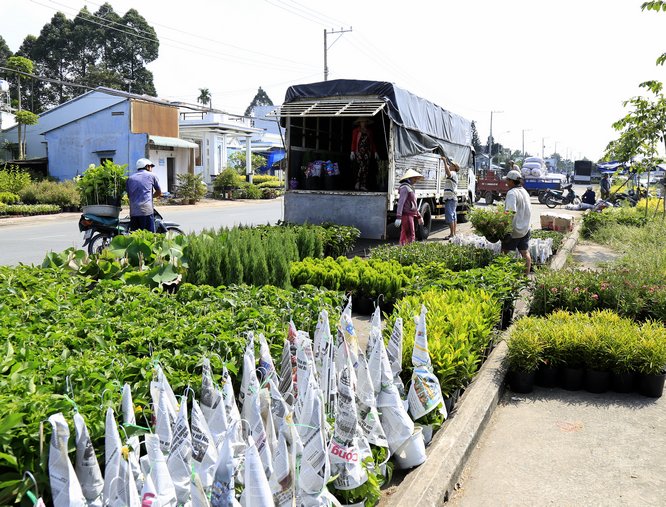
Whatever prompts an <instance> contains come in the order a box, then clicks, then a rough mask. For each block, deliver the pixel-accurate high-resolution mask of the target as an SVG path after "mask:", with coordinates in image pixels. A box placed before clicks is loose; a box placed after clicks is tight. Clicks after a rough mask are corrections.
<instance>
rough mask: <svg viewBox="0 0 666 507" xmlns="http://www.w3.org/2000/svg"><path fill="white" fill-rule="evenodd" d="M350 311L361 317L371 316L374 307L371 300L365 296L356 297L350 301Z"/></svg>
mask: <svg viewBox="0 0 666 507" xmlns="http://www.w3.org/2000/svg"><path fill="white" fill-rule="evenodd" d="M354 307H356V308H354ZM352 309H354V311H355V312H356V313H359V314H361V315H372V312H374V311H375V305H374V302H373V300H372V299H370V298H369V297H367V296H356V298H355V299H353V300H352Z"/></svg>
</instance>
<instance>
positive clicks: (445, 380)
mask: <svg viewBox="0 0 666 507" xmlns="http://www.w3.org/2000/svg"><path fill="white" fill-rule="evenodd" d="M421 304H424V305H425V306H426V308H427V309H428V313H427V315H426V327H427V329H426V332H427V334H428V349H429V352H430V358H431V361H432V365H433V370H434V373H435V375H437V378H438V379H439V383H440V386H441V387H442V393H443V394H444V395H445V396H446V395H450V394H451V393H453V391H455V390H456V389H458V388H461V387H464V386H466V385H467V384H468V383H469V382H470V381H471V380H472V378H473V377H474V374H475V373H476V372H477V370H478V368H479V366H480V365H481V361H482V359H483V352H484V350H485V348H486V346H487V345H488V343H489V342H490V339H491V333H492V330H493V328H494V326H495V325H496V324H497V323H498V322H499V315H500V305H499V304H498V303H497V301H496V300H495V299H494V298H493V297H492V296H491V295H490V294H488V293H487V292H485V291H483V290H447V291H444V292H442V291H439V290H430V291H427V292H424V293H421V294H417V295H413V296H409V297H406V298H403V299H401V300H400V301H398V302H397V303H396V305H395V310H394V311H393V313H392V314H391V316H390V317H389V319H388V321H387V325H386V328H385V336H386V338H387V339H388V337H389V336H390V334H391V332H392V330H393V326H394V324H395V320H396V318H398V317H401V318H402V319H403V348H402V364H403V371H402V378H403V380H404V381H405V382H408V381H409V379H410V378H411V376H412V370H413V366H412V361H411V358H412V350H413V348H414V334H415V332H416V324H415V322H414V317H415V316H416V315H418V314H419V313H420V311H421Z"/></svg>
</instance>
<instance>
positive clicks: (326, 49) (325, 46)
mask: <svg viewBox="0 0 666 507" xmlns="http://www.w3.org/2000/svg"><path fill="white" fill-rule="evenodd" d="M351 31H352V27H351V26H350V27H349V29H348V30H344V29H343V28H340V30H333V29H331V30H326V28H324V81H328V48H329V45H328V39H327V36H328V34H329V33H330V34H335V33H339V34H340V37H342V34H343V33H347V32H351ZM340 37H338V39H339V38H340ZM338 39H335V40H334V41H333V42H332V43H331V47H332V46H333V44H335V43H336V42H337V40H338Z"/></svg>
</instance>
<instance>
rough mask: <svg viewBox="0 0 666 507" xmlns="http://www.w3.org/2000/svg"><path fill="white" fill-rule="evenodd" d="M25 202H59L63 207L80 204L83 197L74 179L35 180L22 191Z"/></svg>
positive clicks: (22, 198)
mask: <svg viewBox="0 0 666 507" xmlns="http://www.w3.org/2000/svg"><path fill="white" fill-rule="evenodd" d="M21 200H22V201H23V202H24V203H25V204H57V205H58V206H61V207H63V208H66V207H72V206H79V205H80V204H81V197H80V195H79V191H78V190H77V188H76V183H75V182H74V181H71V180H70V181H63V182H58V181H48V180H42V181H33V182H32V183H30V185H28V186H27V187H25V188H24V189H23V190H22V191H21Z"/></svg>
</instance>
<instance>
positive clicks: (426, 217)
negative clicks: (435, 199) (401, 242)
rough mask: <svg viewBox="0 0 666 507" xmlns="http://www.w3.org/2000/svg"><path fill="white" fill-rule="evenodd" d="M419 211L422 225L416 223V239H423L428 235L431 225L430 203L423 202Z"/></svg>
mask: <svg viewBox="0 0 666 507" xmlns="http://www.w3.org/2000/svg"><path fill="white" fill-rule="evenodd" d="M419 213H421V216H422V217H423V225H421V224H419V223H416V239H418V240H419V241H425V240H426V239H428V236H430V227H431V226H432V212H431V211H430V204H428V203H427V202H424V203H422V204H421V208H419Z"/></svg>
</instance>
